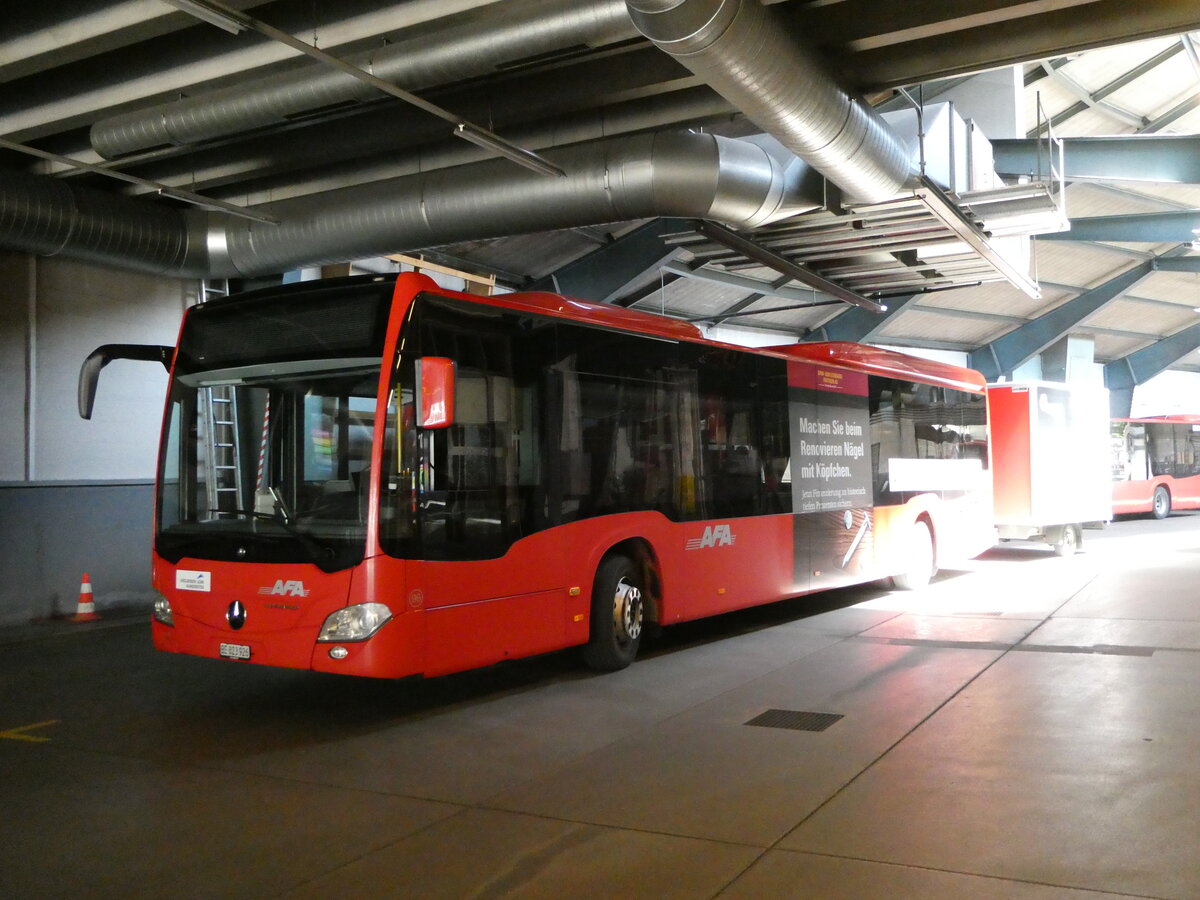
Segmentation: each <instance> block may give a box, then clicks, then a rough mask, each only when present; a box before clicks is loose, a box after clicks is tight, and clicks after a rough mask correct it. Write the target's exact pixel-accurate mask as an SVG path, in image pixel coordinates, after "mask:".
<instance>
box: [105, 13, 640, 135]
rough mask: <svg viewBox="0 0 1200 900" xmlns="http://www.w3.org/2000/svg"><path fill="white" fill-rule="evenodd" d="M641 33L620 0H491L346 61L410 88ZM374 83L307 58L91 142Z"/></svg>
mask: <svg viewBox="0 0 1200 900" xmlns="http://www.w3.org/2000/svg"><path fill="white" fill-rule="evenodd" d="M636 37H637V29H635V28H634V27H633V24H632V23H631V22H630V21H629V14H628V13H627V12H626V10H625V4H624V2H623V0H596V2H591V3H581V2H579V0H522V2H518V3H511V2H505V3H495V4H493V5H491V6H489V7H487V8H485V9H483V10H481V11H480V12H478V13H476V14H475V15H473V16H472V17H471V18H470V19H469V20H468V21H465V22H462V23H461V24H458V25H455V26H450V27H448V28H445V29H444V30H441V31H437V32H433V33H426V34H423V35H419V36H415V37H410V38H408V39H405V40H401V41H399V42H398V43H395V44H389V45H387V46H383V47H380V48H378V49H375V50H372V51H370V52H368V53H360V54H356V55H351V56H348V57H347V60H348V61H349V62H352V63H354V64H355V65H357V66H359V67H360V68H362V69H364V70H365V71H367V72H370V73H371V74H372V75H375V76H376V77H378V78H382V79H384V80H385V81H390V82H392V83H393V84H396V85H399V86H400V87H402V88H404V89H406V90H410V91H412V90H419V89H421V88H427V87H432V86H435V85H444V84H450V83H453V82H455V81H461V80H463V79H466V78H474V77H479V76H482V75H490V74H494V73H495V72H496V70H497V69H498V68H503V67H505V66H511V65H515V64H518V63H520V62H522V61H525V60H541V59H544V58H547V57H553V56H554V55H555V54H557V53H562V52H569V51H572V50H577V49H578V48H579V47H581V46H605V45H608V44H613V43H617V42H619V41H623V40H629V39H631V38H636ZM381 97H383V95H382V94H381V93H380V92H379V91H378V90H377V89H376V88H373V87H371V86H370V85H368V84H365V83H363V82H362V81H360V80H358V79H357V78H354V77H353V76H351V75H348V74H346V73H345V72H342V71H340V70H338V69H333V68H328V67H324V66H316V67H314V66H308V67H306V68H303V69H300V70H298V71H292V72H286V73H282V74H279V75H275V76H272V77H268V78H264V79H260V80H259V81H257V82H256V83H254V84H252V85H245V84H239V85H236V86H234V87H230V88H226V89H224V90H219V91H214V92H211V93H208V94H203V95H200V96H197V97H191V98H184V99H182V100H178V101H175V102H172V103H163V104H159V105H157V106H152V107H150V108H148V109H140V110H137V111H135V112H129V113H123V114H121V115H117V116H112V117H110V118H108V119H103V120H101V121H99V122H97V123H96V124H95V125H93V126H92V129H91V142H92V148H93V149H94V150H95V151H96V152H97V153H99V154H100V155H101V156H102V157H104V158H106V159H114V158H116V157H119V156H124V155H126V154H129V153H135V152H138V151H141V150H148V149H152V148H155V147H161V146H168V145H175V146H187V145H190V144H196V143H200V142H202V141H209V140H213V139H215V138H220V137H225V136H228V135H233V134H241V133H245V132H248V131H252V130H254V129H256V128H263V127H266V126H270V125H278V124H281V123H284V122H287V121H288V120H289V119H292V118H296V117H299V116H303V115H305V114H307V113H311V112H314V111H317V110H328V109H334V108H337V107H340V106H346V105H351V104H354V103H361V102H365V101H370V100H376V99H379V98H381Z"/></svg>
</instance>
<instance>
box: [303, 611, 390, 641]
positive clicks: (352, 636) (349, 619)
mask: <svg viewBox="0 0 1200 900" xmlns="http://www.w3.org/2000/svg"><path fill="white" fill-rule="evenodd" d="M391 617H392V611H391V610H390V609H388V608H387V607H386V606H384V605H383V604H382V603H359V604H356V605H355V606H347V607H346V608H345V609H339V610H338V611H337V612H335V613H330V614H329V617H328V618H326V619H325V624H324V625H322V626H321V633H320V634H319V635H317V640H318V641H365V640H366V639H367V638H369V637H370V636H371V635H373V634H374V633H375V632H376V631H378V630H379V629H380V628H382V627H383V626H384V624H386V623H387V621H388V620H389V619H390V618H391Z"/></svg>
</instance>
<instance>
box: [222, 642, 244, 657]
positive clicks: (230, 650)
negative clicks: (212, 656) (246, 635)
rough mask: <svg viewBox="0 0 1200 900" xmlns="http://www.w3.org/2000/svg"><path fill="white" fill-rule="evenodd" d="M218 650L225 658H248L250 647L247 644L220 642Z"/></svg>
mask: <svg viewBox="0 0 1200 900" xmlns="http://www.w3.org/2000/svg"><path fill="white" fill-rule="evenodd" d="M218 652H220V654H221V655H222V656H223V657H225V658H226V659H249V658H250V647H249V645H247V644H222V645H221V646H220V648H219V651H218Z"/></svg>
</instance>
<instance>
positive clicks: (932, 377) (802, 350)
mask: <svg viewBox="0 0 1200 900" xmlns="http://www.w3.org/2000/svg"><path fill="white" fill-rule="evenodd" d="M401 277H403V276H401ZM410 284H412V283H411V282H410ZM410 289H411V288H410ZM417 290H431V291H433V292H436V293H442V294H453V295H454V296H457V297H461V298H463V299H469V300H473V301H480V302H483V303H486V304H488V305H493V306H501V307H507V308H509V309H519V310H524V311H527V312H532V313H540V314H542V315H549V316H553V317H555V318H563V319H570V320H572V321H575V322H583V323H586V324H589V325H595V326H599V327H602V328H613V329H616V330H618V331H630V332H634V333H637V334H645V335H648V336H650V337H656V338H662V339H665V340H672V341H681V340H682V341H693V342H697V343H705V344H711V345H714V346H723V347H731V348H734V349H737V350H741V351H743V352H746V353H759V354H764V355H769V356H777V357H782V358H784V359H792V360H797V361H802V362H811V363H823V364H824V365H827V366H834V367H836V368H840V369H848V370H850V371H853V372H866V373H868V374H871V375H882V376H884V377H887V378H900V379H905V380H908V381H923V382H926V383H928V384H936V385H939V386H941V387H948V388H952V389H954V390H959V391H973V392H977V393H978V392H982V391H983V389H984V386H985V385H986V383H987V381H986V379H985V378H984V377H983V375H981V374H980V373H979V372H976V371H975V370H974V369H967V368H963V367H961V366H955V365H951V364H949V363H942V362H936V361H934V360H929V359H923V358H921V357H918V356H910V355H909V354H907V353H897V352H895V351H893V350H884V349H883V348H882V347H872V346H869V345H867V344H854V343H851V342H849V341H825V342H820V343H807V344H783V345H777V346H770V347H746V346H744V345H741V344H729V343H726V342H723V341H714V340H712V339H710V338H706V337H705V336H704V334H703V332H701V331H700V329H699V328H697V327H696V326H695V325H693V324H691V323H690V322H685V321H683V320H681V319H672V318H669V317H668V316H662V315H657V314H655V313H649V312H642V311H640V310H636V309H626V308H624V307H621V306H612V305H611V304H606V303H592V302H590V301H587V300H576V299H574V298H571V297H565V296H563V295H561V294H552V293H548V292H542V291H529V292H517V293H511V294H493V295H491V296H487V297H483V296H479V295H476V294H462V293H459V292H457V291H450V290H446V289H445V288H440V287H437V286H436V285H434V284H433V283H432V282H431V281H430V280H427V279H425V278H424V277H421V286H420V287H418V288H417ZM414 293H415V291H414Z"/></svg>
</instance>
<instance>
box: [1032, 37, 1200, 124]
mask: <svg viewBox="0 0 1200 900" xmlns="http://www.w3.org/2000/svg"><path fill="white" fill-rule="evenodd" d="M1183 49H1184V45H1183V42H1182V41H1180V42H1177V43H1174V44H1171V46H1169V47H1167V49H1165V50H1162V51H1160V52H1159V53H1156V54H1155V55H1154V56H1152V57H1150V58H1149V59H1147V60H1144V61H1142V62H1141V63H1140V64H1139V65H1136V66H1134V67H1133V68H1132V69H1130V70H1129V71H1127V72H1125V73H1124V74H1123V75H1121V76H1120V77H1119V78H1114V79H1113V80H1112V81H1110V82H1109V83H1108V84H1106V85H1104V86H1103V87H1101V88H1099V89H1098V90H1096V91H1093V92H1091V93H1089V94H1087V95H1086V96H1084V97H1081V98H1080V100H1079V102H1078V103H1074V104H1072V105H1071V106H1069V107H1067V108H1066V109H1064V110H1063V111H1062V112H1060V113H1058V114H1057V115H1054V116H1051V117H1050V119H1049V121H1046V122H1039V123H1038V125H1037V127H1036V128H1033V129H1030V131H1029V132H1028V136H1029V137H1031V138H1034V137H1037V136H1038V135H1039V134H1041V133H1042V132H1044V131H1045V130H1046V127H1047V126H1049V127H1051V128H1057V127H1058V126H1060V125H1062V124H1063V123H1064V122H1066V121H1067V120H1068V119H1070V118H1072V117H1073V116H1076V115H1078V114H1079V113H1081V112H1084V111H1085V110H1087V109H1090V108H1092V106H1093V105H1096V104H1099V103H1100V101H1102V100H1103V99H1104V98H1105V97H1107V96H1108V95H1109V94H1112V93H1115V92H1116V91H1119V90H1120V89H1121V88H1123V87H1125V86H1126V85H1129V84H1132V83H1133V82H1135V81H1137V80H1138V79H1139V78H1141V77H1142V76H1143V75H1145V74H1146V73H1147V72H1149V71H1150V70H1151V69H1154V68H1157V67H1158V66H1160V65H1162V64H1163V63H1165V62H1166V61H1167V60H1169V59H1170V58H1171V57H1173V56H1174V55H1175V54H1177V53H1179V52H1180V51H1181V50H1183ZM1070 61H1071V60H1070V58H1069V57H1059V58H1057V59H1055V60H1053V61H1047V62H1043V63H1042V65H1041V67H1040V70H1039V69H1031V70H1030V71H1029V72H1028V73H1026V75H1025V86H1026V87H1029V85H1030V84H1031V83H1032V80H1031V78H1030V75H1032V74H1033V73H1035V72H1039V71H1040V72H1042V73H1044V74H1045V75H1053V74H1055V73H1056V72H1057V70H1059V69H1061V68H1062V67H1063V66H1065V65H1067V64H1068V63H1069V62H1070ZM1144 124H1146V123H1144V122H1141V123H1139V124H1138V127H1141V126H1142V125H1144Z"/></svg>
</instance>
